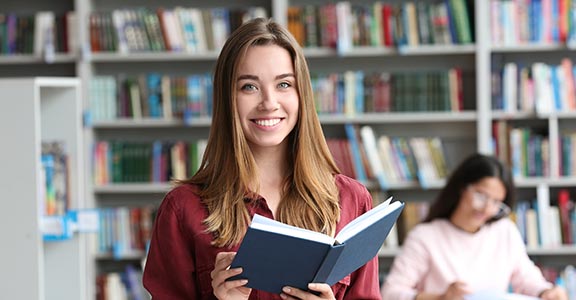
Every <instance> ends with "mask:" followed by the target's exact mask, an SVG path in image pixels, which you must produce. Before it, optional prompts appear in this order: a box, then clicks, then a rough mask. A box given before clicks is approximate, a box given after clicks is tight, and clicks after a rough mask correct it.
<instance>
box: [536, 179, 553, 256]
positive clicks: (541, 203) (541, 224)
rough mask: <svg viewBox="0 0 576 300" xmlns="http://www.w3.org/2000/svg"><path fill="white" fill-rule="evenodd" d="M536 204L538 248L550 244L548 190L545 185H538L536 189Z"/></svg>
mask: <svg viewBox="0 0 576 300" xmlns="http://www.w3.org/2000/svg"><path fill="white" fill-rule="evenodd" d="M536 203H537V206H538V208H537V211H536V213H537V215H538V235H539V236H540V242H541V244H540V246H550V245H551V244H552V236H551V234H552V233H551V232H550V230H551V228H550V222H549V221H548V219H549V218H550V217H549V216H550V213H549V212H548V211H549V210H550V190H549V189H548V186H546V185H545V184H539V185H538V187H537V188H536Z"/></svg>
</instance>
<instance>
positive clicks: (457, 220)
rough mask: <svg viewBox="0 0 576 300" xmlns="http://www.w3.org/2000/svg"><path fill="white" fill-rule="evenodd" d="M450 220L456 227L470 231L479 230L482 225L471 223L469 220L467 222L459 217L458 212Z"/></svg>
mask: <svg viewBox="0 0 576 300" xmlns="http://www.w3.org/2000/svg"><path fill="white" fill-rule="evenodd" d="M449 220H450V223H452V225H454V226H455V227H456V228H458V229H461V230H463V231H466V232H468V233H476V232H478V230H480V227H477V226H473V225H471V224H469V222H466V220H462V218H459V217H458V216H457V215H456V214H453V215H452V216H451V217H450V219H449Z"/></svg>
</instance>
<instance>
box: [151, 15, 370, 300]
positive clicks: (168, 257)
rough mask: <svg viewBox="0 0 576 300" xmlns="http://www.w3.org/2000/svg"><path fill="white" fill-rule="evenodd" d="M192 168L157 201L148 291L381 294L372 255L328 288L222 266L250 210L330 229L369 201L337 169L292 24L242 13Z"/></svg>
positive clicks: (216, 295) (179, 295)
mask: <svg viewBox="0 0 576 300" xmlns="http://www.w3.org/2000/svg"><path fill="white" fill-rule="evenodd" d="M213 108H214V109H213V116H212V126H211V129H210V136H209V139H208V145H207V148H206V150H205V154H204V157H203V161H202V165H201V167H200V170H199V171H198V172H197V173H196V174H195V175H194V176H193V177H192V178H190V179H188V180H186V181H184V182H181V183H180V185H179V186H177V187H176V188H174V189H173V190H172V191H170V192H169V193H168V194H167V195H166V196H165V198H164V200H163V201H162V204H161V206H160V208H159V211H158V215H157V217H156V221H155V226H154V233H153V236H152V241H151V245H150V250H149V254H148V257H147V262H146V267H145V270H144V286H145V287H146V289H147V290H148V291H149V292H150V293H151V294H152V297H153V298H154V299H264V300H265V299H380V293H379V286H378V262H377V258H374V259H373V260H371V261H369V262H368V263H367V264H366V265H364V266H363V267H361V268H360V269H358V270H357V271H355V272H353V273H352V274H350V275H349V276H347V277H345V278H344V279H342V280H341V281H340V282H338V283H337V284H335V285H334V286H332V287H330V286H328V285H327V284H324V283H311V284H310V286H309V290H310V291H314V292H315V293H311V292H307V291H302V290H298V289H295V288H293V287H286V288H284V290H283V293H282V294H280V295H276V294H270V293H266V292H263V291H258V290H253V289H250V288H248V287H246V286H245V284H246V281H245V280H233V281H226V279H227V278H230V277H232V276H234V275H237V274H240V273H241V272H242V270H241V269H240V268H236V269H230V268H229V266H230V263H231V262H232V259H233V257H234V255H235V251H236V250H237V249H238V246H239V243H240V242H241V240H242V238H243V236H244V234H245V232H246V229H247V227H248V224H249V223H250V220H251V217H252V216H253V215H254V214H255V213H258V214H260V215H263V216H266V217H268V218H273V219H276V220H279V221H281V222H284V223H287V224H291V225H295V226H298V227H303V228H307V229H311V230H315V231H319V232H324V233H327V234H330V235H335V233H337V232H338V231H339V230H340V229H341V228H342V227H343V226H344V225H346V224H347V223H348V222H350V221H351V220H353V219H355V218H356V217H357V216H359V215H361V214H362V213H364V212H366V211H368V210H369V209H371V208H372V198H371V196H370V194H369V193H368V191H367V190H366V188H365V187H364V186H362V185H361V184H360V183H358V182H357V181H355V180H353V179H350V178H348V177H345V176H343V175H341V174H339V171H338V168H337V167H336V164H335V163H334V160H333V159H332V157H331V155H330V152H329V150H328V147H327V145H326V141H325V139H324V135H323V132H322V129H321V126H320V123H319V121H318V117H317V115H316V111H315V108H314V99H313V93H312V88H311V83H310V77H309V73H308V66H307V64H306V61H305V59H304V55H303V53H302V50H301V48H300V47H299V46H298V43H297V42H296V40H295V39H294V38H293V37H292V36H291V35H290V33H289V32H288V31H287V30H285V29H284V28H282V27H281V26H279V25H278V24H276V23H274V22H272V21H269V20H264V19H256V20H253V21H250V22H247V23H246V24H244V25H243V26H241V27H240V28H239V29H237V30H236V31H235V32H234V33H233V34H232V35H231V36H230V37H229V39H228V41H227V42H226V44H225V45H224V47H223V49H222V51H221V54H220V56H219V58H218V61H217V63H216V70H215V73H214V106H213Z"/></svg>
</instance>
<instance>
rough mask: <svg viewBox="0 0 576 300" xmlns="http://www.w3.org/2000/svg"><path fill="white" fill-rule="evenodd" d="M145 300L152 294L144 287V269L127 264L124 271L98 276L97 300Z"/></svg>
mask: <svg viewBox="0 0 576 300" xmlns="http://www.w3.org/2000/svg"><path fill="white" fill-rule="evenodd" d="M125 299H126V300H127V299H130V300H145V299H150V294H149V293H148V291H146V290H145V289H144V286H143V285H142V268H141V267H140V266H135V265H132V264H127V265H126V266H125V267H124V270H120V271H116V272H108V273H100V274H98V275H97V276H96V300H125Z"/></svg>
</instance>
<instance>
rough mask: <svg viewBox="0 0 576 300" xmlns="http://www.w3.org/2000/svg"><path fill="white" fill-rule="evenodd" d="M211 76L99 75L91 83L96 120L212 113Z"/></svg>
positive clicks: (190, 116) (89, 94)
mask: <svg viewBox="0 0 576 300" xmlns="http://www.w3.org/2000/svg"><path fill="white" fill-rule="evenodd" d="M212 89H213V88H212V75H210V74H194V75H189V76H176V75H174V76H170V75H161V74H158V73H147V74H141V75H138V76H126V75H124V74H121V75H118V76H97V77H95V78H92V79H91V80H90V82H89V88H88V90H89V91H88V98H89V103H90V104H89V109H90V114H91V118H92V120H93V121H102V120H114V119H118V118H132V119H141V118H162V119H168V120H169V119H173V118H178V119H183V120H184V121H186V122H188V121H191V120H193V119H194V118H197V117H208V116H211V115H212Z"/></svg>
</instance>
